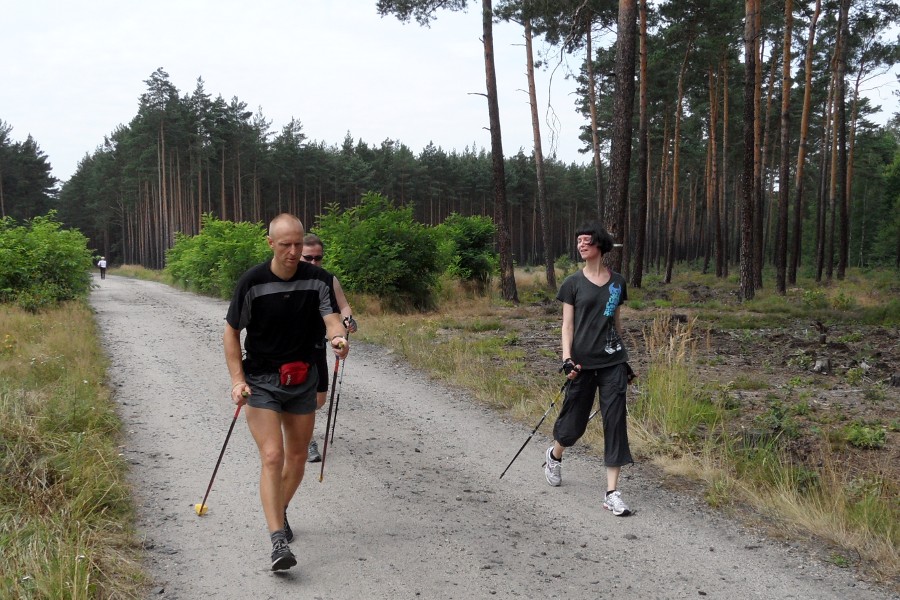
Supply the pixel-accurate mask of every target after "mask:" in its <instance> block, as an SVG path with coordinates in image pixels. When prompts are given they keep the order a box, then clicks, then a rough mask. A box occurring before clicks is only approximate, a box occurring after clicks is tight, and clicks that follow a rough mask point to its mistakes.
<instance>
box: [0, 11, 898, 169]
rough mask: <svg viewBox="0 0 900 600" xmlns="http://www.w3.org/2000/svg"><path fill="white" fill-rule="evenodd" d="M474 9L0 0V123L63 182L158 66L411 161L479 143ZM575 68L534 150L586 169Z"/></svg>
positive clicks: (517, 52)
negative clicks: (399, 147)
mask: <svg viewBox="0 0 900 600" xmlns="http://www.w3.org/2000/svg"><path fill="white" fill-rule="evenodd" d="M478 6H479V3H475V2H473V3H472V7H471V9H470V10H469V11H468V12H467V13H451V12H447V11H442V12H440V13H439V14H438V18H437V20H435V21H434V22H433V23H432V25H431V28H430V29H429V28H424V27H420V26H419V25H418V24H416V23H410V24H406V25H404V24H401V23H400V22H399V21H397V19H396V18H394V17H385V18H381V17H379V16H378V14H377V12H376V10H375V0H257V1H255V2H248V1H247V0H240V1H239V0H153V1H146V2H144V1H140V0H82V1H78V0H30V1H29V0H0V19H2V33H0V119H2V120H4V121H6V122H7V123H8V124H10V125H12V127H13V132H12V138H13V139H14V140H18V141H20V140H24V139H25V138H26V137H27V136H28V134H31V135H32V136H33V137H34V139H35V140H36V141H37V143H38V144H39V145H40V147H41V149H42V150H43V151H44V152H45V153H46V154H47V156H48V157H49V160H50V163H51V164H52V165H53V174H54V175H55V176H56V177H57V178H59V179H60V180H66V179H68V178H69V177H70V176H71V175H72V173H73V172H74V171H75V169H76V167H77V164H78V161H79V160H81V159H82V158H83V157H84V156H85V154H87V153H91V152H93V150H94V149H95V148H96V147H97V146H99V145H100V144H101V143H102V142H103V136H104V135H107V134H109V133H111V132H112V131H113V130H114V129H115V128H116V127H117V126H118V125H119V124H127V123H128V122H129V121H130V120H131V119H132V118H133V117H134V115H135V114H136V112H137V107H138V98H139V96H140V95H141V94H142V93H143V92H144V91H145V90H146V85H145V83H144V81H145V80H146V79H148V78H149V76H150V74H151V73H152V72H153V71H155V70H156V69H157V68H158V67H162V68H163V69H164V70H165V71H166V72H168V74H169V76H170V80H171V82H172V83H173V84H174V85H175V86H176V87H177V88H178V90H179V92H180V93H181V94H182V95H184V94H186V93H190V92H192V91H193V90H194V87H195V85H196V80H197V78H198V77H202V78H203V79H204V82H205V86H206V91H207V93H209V94H211V95H212V96H213V97H215V96H217V95H219V94H221V95H222V96H223V97H224V98H225V99H226V100H230V99H231V98H232V97H233V96H237V97H238V98H239V99H240V100H242V101H244V102H246V103H247V105H248V108H249V109H250V110H254V111H255V110H256V109H257V108H261V109H262V112H263V114H264V115H265V116H266V117H267V118H268V119H270V120H272V129H273V130H274V131H278V130H280V129H281V127H282V126H283V125H284V124H286V123H287V122H288V121H289V120H290V119H291V118H292V117H294V118H296V119H298V120H299V121H300V122H301V123H302V124H303V130H304V132H305V133H306V135H307V137H308V138H310V139H312V140H317V141H323V142H325V143H327V144H329V145H332V144H334V145H337V144H340V143H341V142H342V141H343V139H344V136H345V135H346V134H347V132H348V131H349V132H350V134H351V135H352V136H353V137H354V139H355V140H359V139H362V140H363V141H365V142H367V143H368V144H369V145H379V144H380V143H381V142H382V141H383V140H385V139H387V138H390V139H393V140H399V141H401V142H403V143H404V144H406V145H407V146H409V147H410V148H411V149H412V151H413V152H414V153H416V154H418V153H419V152H421V150H422V149H423V148H424V147H425V146H426V145H427V144H428V143H429V142H434V144H435V145H436V146H441V147H442V148H444V150H446V151H450V150H453V149H456V150H459V151H462V150H463V149H464V148H465V147H466V146H470V147H472V146H474V147H475V148H490V137H489V134H488V132H487V130H486V129H485V127H486V126H487V110H486V103H485V99H484V97H483V95H479V94H483V93H484V90H485V81H484V59H483V53H482V46H481V42H480V37H481V16H480V11H479V10H477V7H478ZM494 36H495V39H494V47H495V54H496V60H497V77H498V87H499V95H500V103H501V106H500V118H501V126H502V131H503V150H504V154H505V155H507V156H510V155H514V154H515V153H516V152H517V151H518V150H519V148H524V149H525V152H526V153H530V148H531V146H532V138H531V135H532V133H531V118H530V114H529V108H528V98H527V94H526V91H525V90H526V88H527V83H526V79H525V49H524V46H523V38H522V30H521V27H519V26H517V25H513V24H500V25H497V26H495V28H494ZM542 49H545V47H544V45H543V44H541V43H539V42H538V43H536V46H535V50H536V51H538V50H542ZM557 58H558V57H557ZM572 68H573V67H572V66H570V65H568V64H565V63H563V64H562V65H561V66H559V68H558V69H556V71H555V73H554V74H553V75H552V78H551V73H550V72H549V71H546V70H544V71H538V73H537V77H538V84H537V94H538V101H539V103H540V111H539V113H540V117H541V121H542V128H543V130H544V144H543V145H544V152H545V153H547V154H550V152H551V150H553V149H554V148H555V150H556V154H557V158H559V159H560V160H562V161H563V162H566V163H569V162H578V163H586V162H588V158H587V157H586V156H585V155H583V154H580V153H579V152H578V149H579V148H580V147H581V143H580V142H579V141H578V139H577V138H578V131H579V127H580V126H581V125H582V124H583V122H584V121H583V119H582V118H581V117H580V116H578V115H577V114H576V113H575V109H574V102H575V96H574V94H573V91H574V87H575V86H574V83H573V82H572V81H571V80H567V79H566V78H565V75H566V73H567V72H570V71H571V69H572ZM574 68H577V66H576V67H574ZM884 82H888V84H889V85H887V86H883V87H881V88H880V89H879V90H875V91H872V92H871V95H872V97H873V100H874V102H875V103H876V104H877V103H880V104H882V105H883V106H884V107H885V108H886V109H887V110H886V111H885V112H884V113H883V114H882V115H881V116H880V117H879V119H878V121H879V122H882V123H883V122H886V121H887V119H888V118H889V117H890V116H891V113H892V112H894V111H896V110H897V108H896V106H897V100H896V97H894V96H893V95H892V93H891V92H892V90H896V89H897V87H898V86H897V83H896V79H895V78H894V77H893V75H891V76H890V77H886V78H883V80H882V81H880V82H878V83H879V84H882V83H884ZM548 101H549V102H551V103H552V105H553V109H554V110H553V115H552V116H551V117H549V118H554V117H555V121H554V122H555V130H556V136H555V138H554V140H555V144H554V140H551V132H550V130H549V126H548V124H547V119H548V111H547V104H548Z"/></svg>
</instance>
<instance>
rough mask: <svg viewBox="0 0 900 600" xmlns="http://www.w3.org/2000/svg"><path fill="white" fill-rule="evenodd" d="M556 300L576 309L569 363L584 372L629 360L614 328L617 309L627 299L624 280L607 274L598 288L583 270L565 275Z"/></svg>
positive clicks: (619, 276)
mask: <svg viewBox="0 0 900 600" xmlns="http://www.w3.org/2000/svg"><path fill="white" fill-rule="evenodd" d="M556 299H557V300H559V301H560V302H565V303H566V304H571V305H572V306H574V307H575V319H574V321H575V322H574V325H575V334H574V336H573V339H572V357H571V358H572V360H573V361H575V364H580V365H581V367H582V368H583V369H602V368H604V367H611V366H613V365H618V364H621V363H624V362H626V361H628V351H627V350H626V349H625V343H624V342H623V340H622V338H621V337H620V336H619V333H618V332H617V331H616V328H615V320H614V318H613V317H614V316H615V314H616V309H617V308H618V307H619V306H621V305H622V304H624V303H625V301H626V300H628V289H627V286H626V284H625V278H624V277H622V276H621V275H619V274H618V273H616V272H612V271H611V272H610V277H609V281H607V282H606V284H605V285H602V286H598V285H596V284H595V283H592V282H591V280H589V279H588V278H587V277H585V276H584V273H583V272H582V271H578V272H577V273H573V274H572V275H570V276H568V277H567V278H566V279H565V281H563V283H562V285H561V286H560V288H559V293H558V294H557V295H556Z"/></svg>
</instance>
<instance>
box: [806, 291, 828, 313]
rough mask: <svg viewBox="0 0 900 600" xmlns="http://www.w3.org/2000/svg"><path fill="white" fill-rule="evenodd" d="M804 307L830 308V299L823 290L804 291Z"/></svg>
mask: <svg viewBox="0 0 900 600" xmlns="http://www.w3.org/2000/svg"><path fill="white" fill-rule="evenodd" d="M803 306H805V307H806V308H812V309H822V308H828V298H827V297H826V296H825V292H823V291H822V290H804V291H803Z"/></svg>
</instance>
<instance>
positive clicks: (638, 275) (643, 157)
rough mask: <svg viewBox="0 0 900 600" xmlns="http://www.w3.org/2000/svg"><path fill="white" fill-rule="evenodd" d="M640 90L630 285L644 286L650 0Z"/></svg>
mask: <svg viewBox="0 0 900 600" xmlns="http://www.w3.org/2000/svg"><path fill="white" fill-rule="evenodd" d="M639 10H640V47H641V52H640V65H641V66H640V72H641V78H640V91H639V100H638V102H639V109H638V112H639V124H638V138H639V140H640V141H639V149H638V195H637V203H638V224H637V231H636V235H635V242H634V271H633V272H632V275H631V285H632V286H633V287H635V288H639V287H641V283H642V279H643V276H644V252H645V248H644V247H645V240H646V237H647V209H648V202H647V193H648V191H649V187H650V168H649V165H650V156H649V154H650V147H649V146H650V142H649V139H648V129H647V0H640V9H639Z"/></svg>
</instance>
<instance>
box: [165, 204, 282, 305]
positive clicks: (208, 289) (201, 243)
mask: <svg viewBox="0 0 900 600" xmlns="http://www.w3.org/2000/svg"><path fill="white" fill-rule="evenodd" d="M271 256H272V250H271V249H270V248H269V245H268V244H267V243H266V229H265V227H264V226H263V225H262V223H244V222H242V223H232V222H231V221H220V220H219V219H217V218H216V217H214V216H213V215H209V214H207V215H203V228H202V229H201V231H200V233H199V234H197V235H195V236H189V235H184V234H183V233H177V234H176V236H175V245H174V246H172V247H171V248H170V249H169V250H168V252H166V272H167V273H168V274H169V275H171V277H172V279H173V280H174V281H175V282H177V283H180V284H181V285H183V286H185V287H186V288H188V289H191V290H194V291H196V292H200V293H201V294H209V295H211V296H217V297H219V298H228V297H229V296H231V293H232V291H234V286H235V285H236V284H237V280H238V278H239V277H240V276H241V274H242V273H243V272H244V271H246V270H247V269H248V268H250V267H252V266H253V265H255V264H258V263H261V262H263V261H264V260H266V259H268V258H270V257H271Z"/></svg>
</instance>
